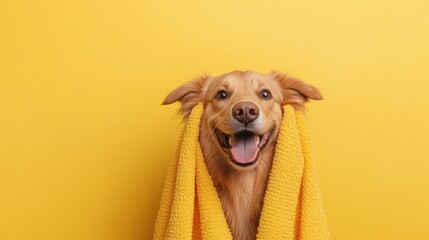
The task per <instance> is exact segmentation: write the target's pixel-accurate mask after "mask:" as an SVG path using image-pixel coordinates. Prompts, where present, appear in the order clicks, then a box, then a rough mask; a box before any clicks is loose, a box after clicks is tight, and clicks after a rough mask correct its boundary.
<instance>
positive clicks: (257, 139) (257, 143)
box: [256, 135, 260, 146]
mask: <svg viewBox="0 0 429 240" xmlns="http://www.w3.org/2000/svg"><path fill="white" fill-rule="evenodd" d="M259 141H260V138H259V136H258V135H256V146H258V145H259Z"/></svg>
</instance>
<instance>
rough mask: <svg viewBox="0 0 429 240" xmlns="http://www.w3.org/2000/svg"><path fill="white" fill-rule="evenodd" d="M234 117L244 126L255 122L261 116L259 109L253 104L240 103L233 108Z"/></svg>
mask: <svg viewBox="0 0 429 240" xmlns="http://www.w3.org/2000/svg"><path fill="white" fill-rule="evenodd" d="M232 116H233V117H234V118H235V119H237V121H239V122H242V123H244V124H248V123H251V122H253V121H254V120H255V119H256V118H258V116H259V108H258V106H256V105H255V104H253V103H251V102H239V103H237V104H235V106H234V107H233V108H232Z"/></svg>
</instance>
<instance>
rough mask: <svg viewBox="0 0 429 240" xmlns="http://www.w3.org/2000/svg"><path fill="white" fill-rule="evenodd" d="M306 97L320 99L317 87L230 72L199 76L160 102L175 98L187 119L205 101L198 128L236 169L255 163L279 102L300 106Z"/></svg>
mask: <svg viewBox="0 0 429 240" xmlns="http://www.w3.org/2000/svg"><path fill="white" fill-rule="evenodd" d="M308 99H316V100H320V99H322V96H321V95H320V93H319V91H318V90H317V89H316V88H314V87H312V86H309V85H307V84H305V83H303V82H301V81H299V80H297V79H294V78H291V77H288V76H286V75H281V74H278V73H270V74H267V75H262V74H259V73H256V72H252V71H246V72H241V71H234V72H231V73H227V74H224V75H221V76H219V77H211V76H204V77H201V78H200V79H197V80H194V81H192V82H189V83H186V84H184V85H182V86H180V87H178V88H176V89H175V90H174V91H173V92H171V93H170V94H169V95H168V96H167V98H166V99H165V100H164V102H163V104H171V103H173V102H176V101H180V102H181V103H182V106H181V108H180V112H181V113H182V114H183V117H184V118H185V119H186V118H187V117H188V116H189V114H190V112H191V110H192V108H193V107H194V106H195V105H197V104H198V103H200V102H202V103H203V104H204V114H203V117H202V120H201V128H202V129H203V128H205V130H208V131H205V133H207V134H208V135H209V136H205V137H206V138H209V139H211V141H213V142H215V144H214V145H216V146H217V150H219V152H221V153H223V154H224V155H225V156H226V159H227V161H228V163H229V164H230V165H231V166H233V167H234V168H236V169H240V170H243V169H249V168H251V166H255V165H256V164H257V162H258V161H257V160H258V156H259V154H260V152H263V151H264V148H265V147H266V146H267V145H268V144H271V143H272V142H275V141H273V140H274V139H275V138H276V137H277V133H278V128H279V126H280V123H281V120H282V105H285V104H290V105H292V106H294V107H295V108H296V109H299V110H302V109H304V103H305V102H306V101H307V100H308Z"/></svg>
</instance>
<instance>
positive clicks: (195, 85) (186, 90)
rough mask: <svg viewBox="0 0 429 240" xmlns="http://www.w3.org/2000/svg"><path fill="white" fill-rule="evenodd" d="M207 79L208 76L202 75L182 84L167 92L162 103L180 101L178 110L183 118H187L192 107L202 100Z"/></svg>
mask: <svg viewBox="0 0 429 240" xmlns="http://www.w3.org/2000/svg"><path fill="white" fill-rule="evenodd" d="M208 79H209V76H203V77H200V78H198V79H196V80H194V81H190V82H187V83H185V84H183V85H182V86H180V87H178V88H176V89H174V90H173V91H172V92H171V93H170V94H168V96H167V97H166V98H165V100H164V102H163V103H162V104H163V105H168V104H171V103H174V102H177V101H180V102H181V104H182V106H181V107H180V109H179V112H180V113H182V114H183V117H184V118H187V117H188V116H189V114H191V110H192V108H194V107H195V106H196V105H197V104H198V103H199V102H202V101H203V96H202V92H203V88H204V86H205V84H206V83H207V80H208Z"/></svg>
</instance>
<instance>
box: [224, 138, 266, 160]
mask: <svg viewBox="0 0 429 240" xmlns="http://www.w3.org/2000/svg"><path fill="white" fill-rule="evenodd" d="M257 139H258V135H256V134H255V135H253V136H248V137H234V140H233V142H234V146H232V148H231V153H232V156H233V157H234V160H235V161H237V162H239V163H242V164H246V163H251V162H253V161H255V159H256V156H257V155H258V152H259V148H258V144H257Z"/></svg>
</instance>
